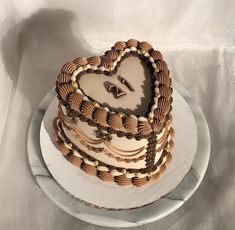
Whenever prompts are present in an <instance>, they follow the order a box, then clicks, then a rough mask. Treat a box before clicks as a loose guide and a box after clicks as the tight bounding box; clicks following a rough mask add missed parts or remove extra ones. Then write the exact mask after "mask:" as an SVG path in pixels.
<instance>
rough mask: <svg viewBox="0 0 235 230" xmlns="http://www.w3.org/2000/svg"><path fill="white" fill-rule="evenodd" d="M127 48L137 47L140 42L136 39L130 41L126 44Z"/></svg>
mask: <svg viewBox="0 0 235 230" xmlns="http://www.w3.org/2000/svg"><path fill="white" fill-rule="evenodd" d="M126 46H127V47H128V48H130V47H137V46H138V41H137V40H136V39H129V40H128V41H127V43H126Z"/></svg>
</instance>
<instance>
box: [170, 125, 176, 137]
mask: <svg viewBox="0 0 235 230" xmlns="http://www.w3.org/2000/svg"><path fill="white" fill-rule="evenodd" d="M169 132H170V135H171V138H172V139H173V138H174V136H175V130H174V129H173V128H172V127H171V128H170V130H169Z"/></svg>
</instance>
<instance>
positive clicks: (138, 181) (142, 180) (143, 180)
mask: <svg viewBox="0 0 235 230" xmlns="http://www.w3.org/2000/svg"><path fill="white" fill-rule="evenodd" d="M132 183H133V184H134V185H135V186H137V187H141V186H143V185H145V184H146V183H148V180H147V177H143V178H138V177H134V178H133V179H132Z"/></svg>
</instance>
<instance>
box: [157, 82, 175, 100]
mask: <svg viewBox="0 0 235 230" xmlns="http://www.w3.org/2000/svg"><path fill="white" fill-rule="evenodd" d="M159 92H160V95H162V96H163V97H165V98H167V99H169V98H170V97H171V94H172V89H171V87H167V86H165V85H160V86H159Z"/></svg>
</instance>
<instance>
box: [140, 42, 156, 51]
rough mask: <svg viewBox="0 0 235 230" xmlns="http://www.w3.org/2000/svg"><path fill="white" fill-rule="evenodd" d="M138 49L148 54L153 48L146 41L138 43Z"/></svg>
mask: <svg viewBox="0 0 235 230" xmlns="http://www.w3.org/2000/svg"><path fill="white" fill-rule="evenodd" d="M138 48H139V49H140V50H144V51H146V52H148V51H149V50H150V49H152V48H153V47H152V46H151V45H150V44H149V43H148V42H146V41H143V42H140V43H139V45H138Z"/></svg>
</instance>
